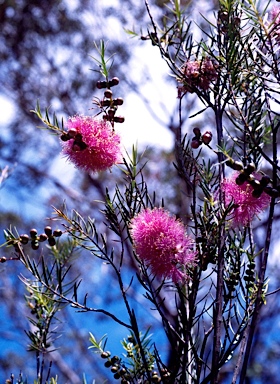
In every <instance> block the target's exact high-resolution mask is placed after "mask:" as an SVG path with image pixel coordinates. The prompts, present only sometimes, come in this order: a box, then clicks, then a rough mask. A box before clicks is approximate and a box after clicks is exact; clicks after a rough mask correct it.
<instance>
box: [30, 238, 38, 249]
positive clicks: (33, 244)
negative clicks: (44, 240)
mask: <svg viewBox="0 0 280 384" xmlns="http://www.w3.org/2000/svg"><path fill="white" fill-rule="evenodd" d="M31 248H32V249H34V251H36V250H37V249H38V248H39V242H38V241H37V240H32V241H31Z"/></svg>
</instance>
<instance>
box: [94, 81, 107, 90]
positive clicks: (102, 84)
mask: <svg viewBox="0 0 280 384" xmlns="http://www.w3.org/2000/svg"><path fill="white" fill-rule="evenodd" d="M96 87H97V88H98V89H102V88H106V87H107V81H98V82H97V83H96Z"/></svg>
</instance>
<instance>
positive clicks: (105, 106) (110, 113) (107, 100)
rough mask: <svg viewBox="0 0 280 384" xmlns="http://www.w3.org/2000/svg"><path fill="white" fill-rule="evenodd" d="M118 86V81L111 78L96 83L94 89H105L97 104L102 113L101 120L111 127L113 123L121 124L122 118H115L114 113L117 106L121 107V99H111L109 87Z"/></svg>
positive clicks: (115, 78) (111, 92) (111, 93)
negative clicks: (107, 122) (108, 123)
mask: <svg viewBox="0 0 280 384" xmlns="http://www.w3.org/2000/svg"><path fill="white" fill-rule="evenodd" d="M118 84H119V79H118V78H117V77H113V78H112V80H109V81H98V82H97V83H96V87H97V88H98V89H105V91H104V98H103V100H101V101H99V102H98V103H97V102H95V104H97V105H98V106H99V107H100V108H101V110H102V112H104V115H103V119H104V120H107V121H109V122H110V123H111V124H112V125H113V126H114V123H123V122H124V117H123V116H116V112H117V109H118V107H119V106H121V105H123V99H122V98H121V97H117V98H115V99H114V98H113V91H112V90H111V87H113V86H116V85H118Z"/></svg>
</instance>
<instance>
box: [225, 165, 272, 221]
mask: <svg viewBox="0 0 280 384" xmlns="http://www.w3.org/2000/svg"><path fill="white" fill-rule="evenodd" d="M238 175H239V173H238V172H234V173H233V174H232V175H231V177H229V178H226V179H224V180H223V183H222V190H223V192H224V194H225V204H226V205H229V204H230V203H233V204H234V207H233V210H232V218H233V224H235V225H243V226H244V225H248V224H249V223H250V222H251V221H252V220H253V218H254V216H255V215H258V214H259V213H261V212H262V211H264V209H265V208H266V207H267V206H268V205H269V203H270V200H271V198H270V196H268V195H267V194H266V193H264V192H263V193H262V194H261V196H260V197H254V196H253V195H252V192H253V191H254V189H253V187H251V185H250V184H249V183H248V182H247V181H245V182H244V183H243V184H242V185H237V184H236V178H237V176H238Z"/></svg>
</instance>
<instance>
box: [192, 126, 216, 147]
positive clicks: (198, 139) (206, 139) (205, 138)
mask: <svg viewBox="0 0 280 384" xmlns="http://www.w3.org/2000/svg"><path fill="white" fill-rule="evenodd" d="M193 133H194V137H193V138H192V141H191V147H192V148H193V149H197V148H199V147H200V146H201V145H202V144H205V145H208V144H209V143H210V142H211V141H212V137H213V135H212V132H210V131H206V132H205V133H204V134H203V135H202V134H201V131H200V129H199V128H198V127H195V128H194V129H193Z"/></svg>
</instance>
